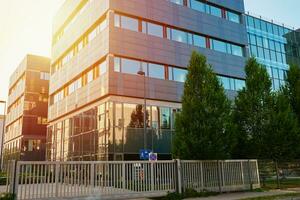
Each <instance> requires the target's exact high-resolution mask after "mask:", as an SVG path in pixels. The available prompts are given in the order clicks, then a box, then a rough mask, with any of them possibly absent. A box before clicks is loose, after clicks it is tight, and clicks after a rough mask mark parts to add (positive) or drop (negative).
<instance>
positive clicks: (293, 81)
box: [283, 65, 300, 123]
mask: <svg viewBox="0 0 300 200" xmlns="http://www.w3.org/2000/svg"><path fill="white" fill-rule="evenodd" d="M283 90H284V93H285V94H286V95H287V96H288V99H289V101H290V104H291V106H292V109H293V111H294V113H295V114H296V115H297V118H298V122H299V123H300V68H299V66H297V65H291V66H290V69H289V70H288V71H287V77H286V85H285V87H284V88H283Z"/></svg>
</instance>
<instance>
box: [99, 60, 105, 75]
mask: <svg viewBox="0 0 300 200" xmlns="http://www.w3.org/2000/svg"><path fill="white" fill-rule="evenodd" d="M106 72H107V65H106V61H104V62H102V63H101V64H100V65H99V74H100V75H102V74H105V73H106Z"/></svg>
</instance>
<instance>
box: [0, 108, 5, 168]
mask: <svg viewBox="0 0 300 200" xmlns="http://www.w3.org/2000/svg"><path fill="white" fill-rule="evenodd" d="M4 112H5V111H4ZM4 123H5V116H4V115H0V155H1V157H0V159H1V164H2V151H3V143H2V142H3V141H2V140H3V132H4Z"/></svg>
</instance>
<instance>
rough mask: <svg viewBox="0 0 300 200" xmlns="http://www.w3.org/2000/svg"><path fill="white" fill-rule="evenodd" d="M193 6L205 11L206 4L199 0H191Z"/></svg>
mask: <svg viewBox="0 0 300 200" xmlns="http://www.w3.org/2000/svg"><path fill="white" fill-rule="evenodd" d="M191 8H192V9H194V10H197V11H200V12H205V4H204V3H202V2H200V1H197V0H191Z"/></svg>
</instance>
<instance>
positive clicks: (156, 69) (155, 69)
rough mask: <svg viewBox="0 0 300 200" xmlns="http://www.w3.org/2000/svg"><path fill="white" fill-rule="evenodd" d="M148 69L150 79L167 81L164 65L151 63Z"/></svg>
mask: <svg viewBox="0 0 300 200" xmlns="http://www.w3.org/2000/svg"><path fill="white" fill-rule="evenodd" d="M148 69H149V70H148V71H149V77H151V78H159V79H165V67H164V66H163V65H158V64H152V63H149V65H148Z"/></svg>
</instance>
